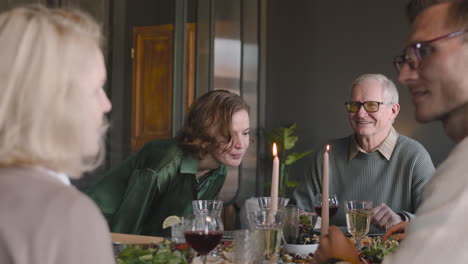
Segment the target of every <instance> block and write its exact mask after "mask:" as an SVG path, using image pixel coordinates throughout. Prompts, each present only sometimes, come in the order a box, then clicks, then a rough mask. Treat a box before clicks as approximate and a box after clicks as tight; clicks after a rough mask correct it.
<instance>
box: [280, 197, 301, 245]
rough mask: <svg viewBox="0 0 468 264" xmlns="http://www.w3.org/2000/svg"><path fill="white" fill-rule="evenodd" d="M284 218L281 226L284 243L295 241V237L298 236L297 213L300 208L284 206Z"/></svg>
mask: <svg viewBox="0 0 468 264" xmlns="http://www.w3.org/2000/svg"><path fill="white" fill-rule="evenodd" d="M284 211H285V220H284V226H283V237H284V239H285V240H286V241H285V242H286V243H289V244H294V243H296V240H297V237H298V236H299V214H300V211H301V210H300V209H299V208H297V207H295V206H289V205H288V206H286V207H285V208H284Z"/></svg>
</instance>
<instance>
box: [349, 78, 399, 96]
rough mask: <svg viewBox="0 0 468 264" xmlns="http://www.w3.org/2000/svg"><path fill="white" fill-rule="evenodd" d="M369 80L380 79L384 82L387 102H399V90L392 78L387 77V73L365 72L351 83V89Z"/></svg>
mask: <svg viewBox="0 0 468 264" xmlns="http://www.w3.org/2000/svg"><path fill="white" fill-rule="evenodd" d="M369 80H376V81H379V82H380V83H381V84H382V88H383V97H384V100H385V102H389V103H394V104H398V90H397V88H396V86H395V84H394V83H393V82H392V81H391V80H390V79H388V78H387V77H385V75H383V74H378V73H366V74H363V75H361V76H359V77H357V78H356V79H355V80H354V81H353V84H352V85H351V91H352V90H353V89H354V87H356V86H357V85H360V84H362V83H364V82H367V81H369Z"/></svg>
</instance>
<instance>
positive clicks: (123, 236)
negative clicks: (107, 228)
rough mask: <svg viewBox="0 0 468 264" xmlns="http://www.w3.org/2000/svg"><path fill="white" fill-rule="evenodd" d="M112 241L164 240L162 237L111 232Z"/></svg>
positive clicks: (155, 242)
mask: <svg viewBox="0 0 468 264" xmlns="http://www.w3.org/2000/svg"><path fill="white" fill-rule="evenodd" d="M111 237H112V242H115V243H120V244H138V245H141V244H159V243H161V242H163V241H164V238H162V237H154V236H140V235H129V234H120V233H111Z"/></svg>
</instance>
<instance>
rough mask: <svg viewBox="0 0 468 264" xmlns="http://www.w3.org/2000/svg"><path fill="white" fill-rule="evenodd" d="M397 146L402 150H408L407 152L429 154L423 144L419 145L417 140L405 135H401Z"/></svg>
mask: <svg viewBox="0 0 468 264" xmlns="http://www.w3.org/2000/svg"><path fill="white" fill-rule="evenodd" d="M396 146H398V147H399V148H401V149H402V150H406V151H413V152H419V151H424V152H427V150H426V148H425V147H424V146H423V145H422V144H421V143H419V142H418V141H416V140H415V139H412V138H410V137H407V136H404V135H399V136H398V140H397V145H396Z"/></svg>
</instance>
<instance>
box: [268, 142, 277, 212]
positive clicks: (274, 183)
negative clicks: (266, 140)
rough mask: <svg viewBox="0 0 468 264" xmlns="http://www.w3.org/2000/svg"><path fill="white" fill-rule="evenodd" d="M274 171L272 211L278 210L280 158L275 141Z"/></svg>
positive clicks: (272, 176)
mask: <svg viewBox="0 0 468 264" xmlns="http://www.w3.org/2000/svg"><path fill="white" fill-rule="evenodd" d="M273 156H274V157H275V158H274V159H273V171H272V173H271V192H270V213H271V214H272V215H273V214H275V213H276V212H277V211H278V185H279V158H278V150H277V149H276V143H273Z"/></svg>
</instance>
